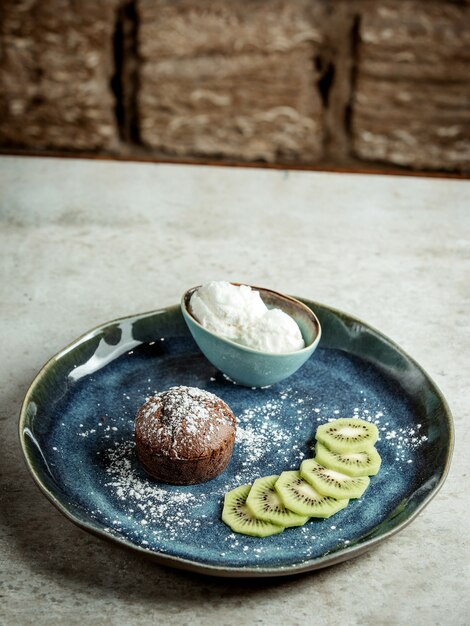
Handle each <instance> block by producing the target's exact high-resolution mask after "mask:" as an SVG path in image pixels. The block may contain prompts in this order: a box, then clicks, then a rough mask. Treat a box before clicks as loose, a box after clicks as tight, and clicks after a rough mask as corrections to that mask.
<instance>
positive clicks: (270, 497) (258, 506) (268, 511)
mask: <svg viewBox="0 0 470 626" xmlns="http://www.w3.org/2000/svg"><path fill="white" fill-rule="evenodd" d="M278 478H279V476H277V475H275V476H263V478H257V479H256V480H255V482H254V483H253V486H252V487H251V490H250V493H249V494H248V497H247V499H246V506H247V507H248V509H249V511H250V512H251V514H252V515H254V516H255V517H257V518H258V519H261V520H264V521H265V522H272V523H273V524H281V525H282V526H286V527H289V526H303V524H305V522H307V521H308V516H306V515H305V514H304V515H298V514H297V513H294V512H293V511H290V510H289V509H287V508H286V507H285V506H284V504H283V503H282V500H281V498H280V497H279V494H278V493H277V491H276V490H275V489H274V485H275V483H276V481H277V479H278Z"/></svg>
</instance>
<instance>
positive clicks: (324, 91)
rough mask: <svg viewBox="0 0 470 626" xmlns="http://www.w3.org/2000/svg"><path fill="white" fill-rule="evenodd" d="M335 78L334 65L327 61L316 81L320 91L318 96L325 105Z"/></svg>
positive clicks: (325, 105)
mask: <svg viewBox="0 0 470 626" xmlns="http://www.w3.org/2000/svg"><path fill="white" fill-rule="evenodd" d="M334 78H335V66H334V65H333V63H331V62H329V63H328V64H327V65H326V67H325V68H324V69H323V70H322V75H321V77H320V80H319V81H318V89H319V91H320V96H321V99H322V101H323V106H324V107H327V106H328V102H329V98H330V89H331V86H332V84H333V80H334Z"/></svg>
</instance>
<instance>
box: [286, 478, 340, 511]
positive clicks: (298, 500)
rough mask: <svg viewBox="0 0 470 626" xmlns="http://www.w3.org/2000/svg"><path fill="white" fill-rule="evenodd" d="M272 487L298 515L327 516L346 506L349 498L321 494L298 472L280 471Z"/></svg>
mask: <svg viewBox="0 0 470 626" xmlns="http://www.w3.org/2000/svg"><path fill="white" fill-rule="evenodd" d="M274 488H275V490H276V491H277V493H278V494H279V497H280V499H281V501H282V503H283V504H284V506H285V507H286V508H288V509H290V510H291V511H294V513H298V514H299V515H308V516H309V517H320V518H327V517H330V516H331V515H334V514H335V513H337V512H338V511H340V510H341V509H344V507H345V506H347V504H348V502H349V500H348V499H342V500H337V499H336V498H329V497H328V496H323V495H321V494H320V493H319V492H318V491H317V490H316V489H314V487H312V485H311V484H310V483H308V482H307V481H306V480H304V479H303V478H302V476H301V475H300V472H294V471H292V472H282V474H281V475H280V476H279V478H278V479H277V481H276V483H275V484H274Z"/></svg>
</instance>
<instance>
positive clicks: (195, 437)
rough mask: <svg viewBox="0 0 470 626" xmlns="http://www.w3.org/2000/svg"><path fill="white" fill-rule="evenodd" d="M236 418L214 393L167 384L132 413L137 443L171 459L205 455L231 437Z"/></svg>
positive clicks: (225, 442)
mask: <svg viewBox="0 0 470 626" xmlns="http://www.w3.org/2000/svg"><path fill="white" fill-rule="evenodd" d="M235 426H236V420H235V416H234V414H233V413H232V411H231V410H230V408H229V407H228V406H227V405H226V404H225V402H223V400H221V399H220V398H218V397H217V396H216V395H214V394H213V393H210V392H208V391H205V390H202V389H198V388H197V387H184V386H179V387H171V388H170V389H168V390H167V391H163V392H161V393H158V394H157V395H155V396H151V397H150V398H148V399H147V400H146V402H145V404H143V405H142V407H141V408H140V409H139V412H138V413H137V417H136V437H137V441H138V444H139V443H140V444H142V445H144V446H145V447H146V448H148V449H151V450H152V452H153V453H155V454H161V455H163V456H167V457H170V458H172V459H194V458H201V457H204V456H209V455H210V454H211V453H212V452H213V451H214V450H217V449H219V448H220V447H221V446H223V445H226V444H227V443H228V442H230V441H232V440H233V438H234V436H235Z"/></svg>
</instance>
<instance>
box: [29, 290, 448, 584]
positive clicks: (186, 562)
mask: <svg viewBox="0 0 470 626" xmlns="http://www.w3.org/2000/svg"><path fill="white" fill-rule="evenodd" d="M292 297H294V298H296V299H298V300H300V301H301V302H303V303H305V304H306V305H307V306H309V307H316V306H318V307H320V308H323V309H326V310H328V311H330V312H332V313H334V314H335V315H336V316H337V317H339V318H340V319H342V320H348V321H351V322H353V323H358V324H359V325H361V326H362V327H364V328H365V329H367V330H368V331H370V332H371V333H372V334H373V335H374V336H376V337H379V338H380V339H382V340H385V341H386V342H387V343H388V344H389V345H390V346H391V347H392V348H393V349H394V350H395V351H397V352H399V353H400V354H401V355H402V356H404V357H405V358H406V359H408V360H409V361H411V362H412V363H413V365H414V366H415V367H416V368H417V369H418V370H419V371H420V372H421V373H422V374H423V375H424V377H425V378H426V379H427V381H428V382H429V383H430V385H431V387H432V389H433V391H434V392H435V394H436V396H437V397H438V399H439V401H440V403H441V405H442V408H443V409H444V416H445V419H446V421H447V424H448V427H449V445H448V448H447V455H446V460H445V464H444V468H443V472H442V475H441V477H440V479H439V481H438V482H437V483H436V484H435V485H434V486H433V488H432V490H431V491H430V492H429V493H428V494H427V495H426V497H425V499H424V500H423V501H422V502H421V503H420V504H419V505H418V506H417V507H416V509H415V510H414V511H413V512H412V513H411V514H410V515H409V517H407V518H406V519H405V520H403V521H402V522H400V523H399V524H398V525H397V526H396V527H394V528H391V529H390V530H388V531H386V532H384V533H383V534H380V535H379V536H377V537H373V538H371V539H367V540H365V541H364V542H363V543H361V544H360V545H356V546H352V547H347V546H346V547H344V548H342V549H340V550H338V551H337V552H335V553H334V554H329V553H327V554H324V555H322V556H320V557H315V558H313V559H310V560H308V561H303V562H302V563H298V564H294V565H281V566H276V567H252V566H249V567H242V566H235V567H230V566H219V565H211V564H210V563H202V562H200V561H197V560H191V559H185V558H182V557H178V556H174V555H169V554H166V553H164V552H155V551H153V550H149V549H146V548H143V547H141V546H139V545H137V544H135V543H133V542H132V541H130V540H128V539H124V538H121V537H117V536H114V535H112V534H110V533H107V532H105V531H104V530H102V529H100V528H98V527H95V526H93V524H92V523H90V522H89V521H87V520H84V519H80V518H78V516H75V515H74V514H73V513H72V512H71V511H70V510H69V509H68V508H67V507H66V506H65V505H64V504H63V503H62V502H61V501H60V500H59V499H58V498H56V496H55V495H54V493H52V491H50V490H49V489H48V488H47V487H46V486H45V485H44V484H43V482H42V480H41V477H40V476H39V474H38V472H37V471H36V469H35V466H34V462H33V461H32V459H31V458H30V456H29V453H28V448H27V445H26V438H25V433H26V430H27V429H26V428H25V422H26V419H27V407H28V404H29V399H30V397H31V395H32V393H33V391H34V390H35V387H36V385H37V384H38V383H39V381H40V380H41V379H42V378H43V376H44V375H45V373H46V371H47V370H48V369H49V367H51V366H52V365H53V364H54V363H55V362H57V361H58V360H59V359H60V358H61V357H62V356H64V355H65V354H66V353H67V352H69V351H70V350H72V349H73V348H74V347H76V346H78V345H79V344H80V343H82V342H83V341H85V340H86V339H92V338H93V337H95V336H96V335H97V334H99V333H100V332H102V331H103V329H104V328H106V327H107V326H110V325H112V324H117V323H120V322H125V321H129V320H132V319H136V320H137V319H141V318H145V317H150V316H154V315H161V314H165V313H168V314H171V313H177V312H178V311H180V305H179V304H178V305H171V306H167V307H163V308H159V309H153V310H150V311H145V312H143V313H134V314H131V315H124V316H121V317H118V318H115V319H112V320H109V321H107V322H104V323H102V324H98V325H97V326H94V327H93V328H92V329H90V330H88V331H86V332H84V333H82V334H81V335H79V336H78V337H77V338H76V339H74V340H73V341H71V342H70V343H69V344H67V346H65V347H64V348H62V349H61V350H59V351H58V352H57V353H55V354H54V355H53V356H51V357H50V358H49V359H48V360H47V361H46V362H45V363H44V365H43V366H42V367H41V368H40V370H39V371H38V372H37V374H36V376H35V377H34V378H33V380H32V382H31V383H30V385H29V386H28V389H27V391H26V394H25V397H24V399H23V402H22V403H21V408H20V413H19V420H18V431H17V432H18V437H19V442H20V447H21V451H22V455H23V461H24V463H25V465H26V468H27V469H28V471H29V473H30V475H31V476H32V478H33V481H34V483H35V484H36V486H37V487H38V488H39V490H40V491H41V492H42V493H43V494H44V495H45V496H46V498H47V499H48V500H49V501H50V502H51V504H52V505H53V506H54V507H55V508H56V509H57V510H58V511H59V512H60V513H62V514H63V515H64V516H65V517H66V518H67V519H68V520H69V521H71V522H72V523H73V524H75V526H78V527H79V528H81V529H82V530H85V531H86V532H89V533H91V534H92V535H95V536H98V537H99V538H100V539H104V540H106V541H108V542H110V543H112V544H118V545H120V546H122V547H124V548H126V549H127V550H131V551H133V552H136V551H137V552H138V553H139V554H141V555H143V556H145V557H146V558H148V559H151V560H152V561H153V562H156V563H159V564H160V565H164V566H170V567H173V568H177V569H181V570H187V571H191V572H195V573H201V574H207V575H209V576H220V577H227V578H264V577H282V576H290V575H295V574H302V573H306V572H309V571H314V570H317V569H322V568H324V567H329V566H330V565H335V564H337V563H341V562H343V561H346V560H349V559H353V558H355V557H357V556H360V555H361V554H363V553H364V552H367V551H369V550H370V549H372V548H373V547H375V546H376V545H378V544H379V543H382V541H385V540H387V539H389V538H390V537H391V536H393V535H395V534H396V533H398V532H400V531H401V530H403V529H404V528H406V526H408V525H409V524H410V523H411V522H412V521H413V520H414V519H415V518H416V517H417V516H418V515H419V514H420V513H421V511H423V509H424V508H425V507H426V506H427V505H428V504H429V503H430V502H431V500H432V499H433V498H434V497H435V496H436V495H437V494H438V492H439V491H440V489H441V488H442V486H443V484H444V482H445V481H446V479H447V476H448V473H449V470H450V465H451V461H452V455H453V450H454V445H455V431H454V423H453V416H452V412H451V410H450V407H449V404H448V402H447V400H446V399H445V397H444V395H443V393H442V391H441V390H440V388H439V386H438V385H437V384H436V382H435V381H434V380H433V378H432V377H431V376H430V375H429V374H428V372H427V371H426V370H425V369H424V368H423V367H422V366H421V365H420V364H419V363H418V362H417V361H416V360H415V359H414V358H413V357H412V356H410V355H409V354H408V353H407V352H406V351H405V350H403V348H401V347H400V346H399V345H398V344H397V343H396V342H395V341H393V340H392V339H390V338H389V337H388V336H387V335H385V334H384V333H382V332H381V331H379V330H378V329H376V328H375V327H373V326H371V325H370V324H368V323H366V322H364V321H363V320H361V319H360V318H358V317H355V316H354V315H350V314H348V313H345V312H344V311H341V310H340V309H337V308H335V307H332V306H329V305H326V304H322V303H320V302H317V301H314V300H310V299H307V298H303V297H298V296H292Z"/></svg>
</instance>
